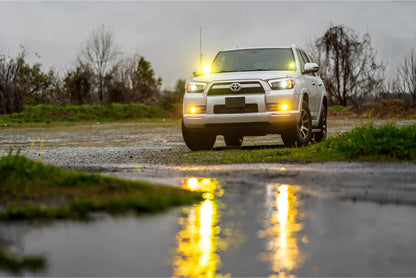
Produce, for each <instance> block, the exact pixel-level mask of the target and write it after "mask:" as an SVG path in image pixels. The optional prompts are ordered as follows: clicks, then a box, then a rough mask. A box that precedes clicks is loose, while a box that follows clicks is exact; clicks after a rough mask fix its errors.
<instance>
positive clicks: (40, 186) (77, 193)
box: [0, 153, 201, 221]
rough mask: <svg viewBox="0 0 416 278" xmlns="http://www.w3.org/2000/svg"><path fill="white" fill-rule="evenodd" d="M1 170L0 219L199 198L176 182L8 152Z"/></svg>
mask: <svg viewBox="0 0 416 278" xmlns="http://www.w3.org/2000/svg"><path fill="white" fill-rule="evenodd" d="M0 176H1V177H2V179H1V180H0V203H1V206H0V221H5V220H24V219H62V218H87V217H88V216H89V213H90V212H93V211H106V212H109V213H123V212H126V211H128V210H134V211H136V212H155V211H160V210H164V209H167V208H168V207H171V206H178V205H184V204H190V203H192V202H194V201H197V200H200V199H201V194H198V193H194V192H189V191H186V190H182V189H178V188H173V187H167V186H161V185H154V184H150V183H146V182H137V181H129V180H121V179H116V178H112V177H105V176H101V175H98V174H88V173H83V172H71V171H66V170H64V169H61V168H58V167H55V166H52V165H45V164H43V163H40V162H35V161H32V160H30V159H28V158H26V157H24V156H20V155H12V154H11V153H10V154H9V155H7V156H3V157H1V158H0Z"/></svg>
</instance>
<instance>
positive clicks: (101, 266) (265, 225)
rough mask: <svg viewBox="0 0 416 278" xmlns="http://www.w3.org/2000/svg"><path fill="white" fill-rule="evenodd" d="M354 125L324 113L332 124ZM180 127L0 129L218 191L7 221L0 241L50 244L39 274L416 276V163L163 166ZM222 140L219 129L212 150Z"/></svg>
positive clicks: (29, 148)
mask: <svg viewBox="0 0 416 278" xmlns="http://www.w3.org/2000/svg"><path fill="white" fill-rule="evenodd" d="M414 122H415V121H401V122H398V124H409V123H414ZM378 123H382V122H378ZM357 124H361V123H360V122H357V121H354V120H343V121H333V122H331V121H329V134H330V135H331V134H334V133H336V132H343V131H345V130H349V129H351V128H352V127H353V126H354V125H357ZM179 127H180V123H179V122H177V121H158V122H143V123H122V124H101V123H96V124H90V125H63V126H55V127H54V126H49V127H46V128H44V127H39V126H36V127H32V128H25V129H23V128H13V127H12V128H2V129H1V133H0V143H1V147H0V151H1V152H2V153H7V152H8V151H9V149H10V148H14V149H17V148H19V149H20V152H21V154H24V155H26V156H28V157H30V158H33V159H41V160H43V161H44V162H46V163H52V164H56V165H60V166H65V167H68V168H70V169H73V168H76V169H84V170H87V171H98V172H102V173H104V174H108V175H114V176H119V177H123V178H130V179H141V180H149V181H153V182H158V183H163V184H168V185H171V186H178V187H185V188H188V189H190V188H191V189H195V188H196V189H198V188H208V189H209V190H208V191H209V192H210V194H211V195H207V196H206V199H205V201H203V202H201V203H200V204H197V205H195V206H193V207H187V208H179V209H174V210H170V211H169V212H167V213H162V214H157V215H147V216H141V217H137V216H132V215H128V216H125V217H117V218H113V217H109V216H106V215H98V216H97V219H96V220H95V221H93V222H91V223H79V222H72V221H65V222H56V223H48V224H37V225H33V224H31V223H20V224H10V223H9V224H4V223H2V224H0V245H3V246H5V247H7V248H10V249H12V250H16V251H18V253H27V254H33V253H35V254H43V255H44V256H45V257H46V259H47V261H48V267H47V269H46V270H45V271H44V272H41V273H39V275H41V276H172V275H173V276H195V277H197V276H209V275H211V274H212V275H215V276H218V275H220V274H224V275H227V274H230V275H231V276H273V275H297V276H415V275H416V264H415V263H414V262H415V258H416V251H415V250H416V248H415V247H416V233H415V232H414V231H415V230H416V221H415V220H416V206H415V205H416V165H415V164H412V163H373V162H371V163H370V162H363V163H361V162H330V163H308V164H287V163H270V164H262V163H256V164H236V165H190V166H181V165H179V166H178V165H166V164H164V163H163V155H160V154H163V153H172V152H181V153H182V152H187V149H186V147H185V145H184V143H183V142H182V138H181V134H180V128H179ZM268 144H270V145H275V144H281V141H280V138H279V137H278V136H267V137H254V138H249V139H248V140H245V141H244V145H243V146H245V147H248V146H255V145H268ZM222 146H224V143H223V142H222V140H221V139H219V140H218V141H217V143H216V145H215V148H221V147H222ZM141 154H143V157H145V158H141V157H142V156H141ZM144 154H145V155H144ZM152 154H157V155H154V157H153V158H152ZM74 266H76V267H74ZM0 274H2V275H8V274H7V272H1V270H0ZM31 275H32V274H31Z"/></svg>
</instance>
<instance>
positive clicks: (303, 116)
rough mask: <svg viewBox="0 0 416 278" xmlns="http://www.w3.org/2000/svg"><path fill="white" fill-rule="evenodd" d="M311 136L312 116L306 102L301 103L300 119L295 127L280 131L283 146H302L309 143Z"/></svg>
mask: <svg viewBox="0 0 416 278" xmlns="http://www.w3.org/2000/svg"><path fill="white" fill-rule="evenodd" d="M311 137H312V117H311V112H310V110H309V107H308V104H307V103H306V102H303V103H302V109H301V113H300V119H299V122H298V124H297V125H296V126H295V127H292V128H289V129H288V130H287V131H286V132H284V133H282V140H283V143H284V144H285V146H288V147H302V146H306V145H308V144H309V141H310V140H311Z"/></svg>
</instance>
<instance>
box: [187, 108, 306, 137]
mask: <svg viewBox="0 0 416 278" xmlns="http://www.w3.org/2000/svg"><path fill="white" fill-rule="evenodd" d="M299 116H300V114H299V111H296V110H295V111H287V112H263V113H244V114H197V115H194V114H184V115H183V122H184V125H185V126H186V127H187V128H195V129H205V130H206V131H210V132H212V133H215V134H217V135H226V134H234V135H241V136H249V135H253V136H256V135H259V136H260V135H266V134H274V133H276V134H279V133H281V132H282V131H283V130H285V129H287V128H288V127H292V126H294V125H296V123H297V122H298V121H299Z"/></svg>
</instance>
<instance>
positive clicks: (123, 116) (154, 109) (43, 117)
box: [0, 103, 182, 125]
mask: <svg viewBox="0 0 416 278" xmlns="http://www.w3.org/2000/svg"><path fill="white" fill-rule="evenodd" d="M181 113H182V107H181V105H180V104H169V105H145V104H118V103H113V104H110V105H36V106H25V107H24V109H23V112H21V113H14V114H9V115H0V124H1V125H4V124H10V123H51V122H91V121H95V122H96V121H99V122H111V121H125V120H138V119H144V118H157V119H162V118H171V117H176V118H177V117H180V116H181Z"/></svg>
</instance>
